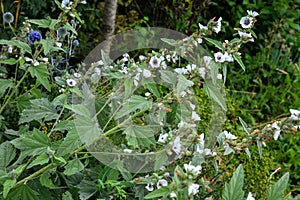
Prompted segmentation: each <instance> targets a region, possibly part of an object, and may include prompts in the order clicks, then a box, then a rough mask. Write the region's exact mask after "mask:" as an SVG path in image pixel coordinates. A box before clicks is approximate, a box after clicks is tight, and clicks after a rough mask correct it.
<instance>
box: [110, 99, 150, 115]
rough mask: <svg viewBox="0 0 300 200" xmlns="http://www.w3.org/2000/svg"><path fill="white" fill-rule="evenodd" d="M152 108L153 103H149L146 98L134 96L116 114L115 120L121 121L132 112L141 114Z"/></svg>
mask: <svg viewBox="0 0 300 200" xmlns="http://www.w3.org/2000/svg"><path fill="white" fill-rule="evenodd" d="M151 108H152V102H151V101H148V100H147V99H146V98H145V97H142V96H138V95H133V96H132V97H131V98H130V99H128V100H127V102H126V103H125V105H124V106H123V107H122V108H121V109H120V110H119V111H118V112H117V113H116V115H115V119H120V118H121V117H124V116H126V115H128V114H130V113H132V112H135V111H137V110H139V111H140V112H143V111H146V110H148V109H151Z"/></svg>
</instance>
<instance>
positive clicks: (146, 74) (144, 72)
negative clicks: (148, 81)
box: [143, 69, 152, 78]
mask: <svg viewBox="0 0 300 200" xmlns="http://www.w3.org/2000/svg"><path fill="white" fill-rule="evenodd" d="M151 75H152V74H151V71H150V70H148V69H144V70H143V76H144V77H145V78H149V77H151Z"/></svg>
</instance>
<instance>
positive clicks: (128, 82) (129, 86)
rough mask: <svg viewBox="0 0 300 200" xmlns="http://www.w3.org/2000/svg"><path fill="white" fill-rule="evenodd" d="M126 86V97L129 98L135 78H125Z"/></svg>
mask: <svg viewBox="0 0 300 200" xmlns="http://www.w3.org/2000/svg"><path fill="white" fill-rule="evenodd" d="M124 87H125V94H124V99H127V98H128V97H129V96H130V95H131V94H132V92H133V91H132V88H133V80H132V79H130V78H127V79H125V81H124Z"/></svg>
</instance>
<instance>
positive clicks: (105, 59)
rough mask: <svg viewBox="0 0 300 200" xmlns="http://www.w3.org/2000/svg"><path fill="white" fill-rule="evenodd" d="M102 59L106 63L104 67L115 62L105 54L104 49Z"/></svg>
mask: <svg viewBox="0 0 300 200" xmlns="http://www.w3.org/2000/svg"><path fill="white" fill-rule="evenodd" d="M101 58H102V61H103V63H104V66H109V65H110V64H111V63H112V62H113V60H112V59H111V58H110V57H109V55H107V53H105V52H104V51H103V50H102V49H101Z"/></svg>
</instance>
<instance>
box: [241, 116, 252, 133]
mask: <svg viewBox="0 0 300 200" xmlns="http://www.w3.org/2000/svg"><path fill="white" fill-rule="evenodd" d="M239 121H240V122H241V124H242V127H243V129H244V131H246V133H247V134H248V135H251V132H250V129H249V128H248V125H247V123H246V122H245V121H244V120H243V119H242V118H241V117H239Z"/></svg>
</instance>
